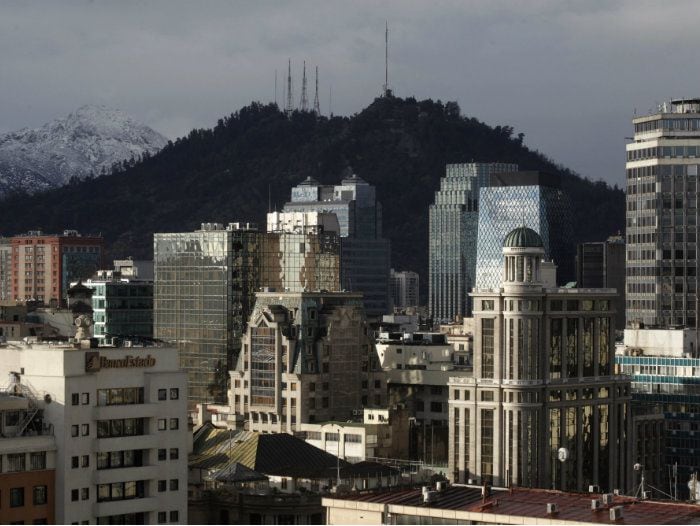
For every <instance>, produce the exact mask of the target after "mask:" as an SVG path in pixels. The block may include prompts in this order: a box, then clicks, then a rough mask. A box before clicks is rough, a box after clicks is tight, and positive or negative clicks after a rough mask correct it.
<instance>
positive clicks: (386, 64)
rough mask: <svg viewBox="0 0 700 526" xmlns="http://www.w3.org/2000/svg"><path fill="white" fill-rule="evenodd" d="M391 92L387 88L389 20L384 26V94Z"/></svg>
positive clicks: (387, 94) (386, 95)
mask: <svg viewBox="0 0 700 526" xmlns="http://www.w3.org/2000/svg"><path fill="white" fill-rule="evenodd" d="M390 94H391V90H390V89H389V21H388V20H387V21H385V26H384V96H385V97H388V96H389V95H390Z"/></svg>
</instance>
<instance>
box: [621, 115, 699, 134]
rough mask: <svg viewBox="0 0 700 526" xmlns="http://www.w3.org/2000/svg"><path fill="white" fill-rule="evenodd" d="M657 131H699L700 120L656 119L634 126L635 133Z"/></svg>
mask: <svg viewBox="0 0 700 526" xmlns="http://www.w3.org/2000/svg"><path fill="white" fill-rule="evenodd" d="M656 130H666V131H672V130H676V131H697V130H700V119H693V118H681V119H655V120H651V121H646V122H638V123H635V125H634V132H635V133H641V132H650V131H656Z"/></svg>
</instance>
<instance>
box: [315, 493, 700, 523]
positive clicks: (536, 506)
mask: <svg viewBox="0 0 700 526" xmlns="http://www.w3.org/2000/svg"><path fill="white" fill-rule="evenodd" d="M593 499H601V495H600V494H597V493H568V492H562V491H554V490H543V489H529V488H513V489H492V490H491V492H490V496H488V497H486V498H485V499H484V498H482V488H481V487H474V486H471V487H467V486H448V487H447V488H446V489H444V490H442V491H438V492H436V493H435V494H434V498H433V500H432V502H431V503H430V504H424V502H423V495H422V490H421V489H420V488H416V489H400V490H385V491H372V492H368V493H358V494H348V495H346V496H343V497H342V498H340V499H324V506H329V505H330V506H336V504H335V503H333V502H332V501H336V502H339V501H345V503H347V504H352V503H353V502H362V503H375V504H380V505H382V506H384V505H389V506H392V505H393V506H397V507H399V506H400V507H401V509H394V510H392V509H391V508H390V509H389V510H388V511H389V512H391V513H398V514H407V515H416V514H418V513H416V512H414V511H413V510H411V508H412V507H415V508H419V509H420V515H428V514H429V515H431V516H436V517H437V516H440V517H444V518H446V519H448V520H449V521H452V520H454V519H458V520H463V519H467V516H466V515H465V516H464V517H462V516H461V514H455V515H452V514H450V515H444V513H442V512H441V510H452V511H456V512H469V513H474V514H480V515H481V514H483V515H484V516H483V519H477V517H476V516H472V518H471V519H467V520H479V521H482V520H483V521H484V522H493V523H505V524H508V523H511V524H513V523H518V524H520V523H522V522H523V521H522V520H517V519H515V517H526V518H530V519H534V522H535V523H547V522H550V521H552V522H556V523H566V522H577V523H579V524H581V523H589V524H591V523H592V524H698V523H700V506H698V505H693V504H686V503H680V502H670V501H669V502H659V501H652V500H640V499H637V498H634V497H626V496H619V495H614V496H613V500H612V504H610V505H602V506H601V507H600V508H599V509H598V510H596V511H593V510H592V509H591V500H593ZM549 503H553V504H556V505H557V509H558V511H557V512H556V513H553V514H550V513H548V512H547V504H549ZM618 506H619V507H621V508H622V518H620V519H618V520H610V512H609V509H610V508H612V507H618ZM346 507H348V506H346ZM428 509H430V510H431V511H432V510H435V512H436V513H434V514H433V513H430V512H428ZM416 511H417V510H416ZM488 515H492V517H493V518H489V517H487V516H488Z"/></svg>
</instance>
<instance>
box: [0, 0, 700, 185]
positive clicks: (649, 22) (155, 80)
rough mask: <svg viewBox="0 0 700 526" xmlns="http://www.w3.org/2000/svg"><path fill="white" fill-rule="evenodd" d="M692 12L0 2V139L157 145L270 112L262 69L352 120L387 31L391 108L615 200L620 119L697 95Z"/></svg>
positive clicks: (638, 0)
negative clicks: (148, 138)
mask: <svg viewBox="0 0 700 526" xmlns="http://www.w3.org/2000/svg"><path fill="white" fill-rule="evenodd" d="M696 11H697V4H696V2H695V1H694V0H686V1H683V0H679V1H676V2H672V3H671V2H652V1H643V0H620V1H602V0H601V1H590V0H586V1H561V0H528V1H527V2H506V1H505V0H504V1H493V0H480V1H477V0H473V1H469V2H463V1H456V0H455V1H447V0H446V1H440V2H430V3H428V2H419V1H400V0H394V1H384V2H381V3H380V2H375V1H360V2H346V1H320V0H319V1H306V0H304V1H296V2H286V3H283V4H282V3H277V2H253V1H251V2H223V1H207V2H199V3H193V2H179V1H172V0H168V1H148V2H146V1H137V0H133V1H119V2H78V1H64V2H60V3H59V2H51V1H46V2H31V1H30V2H5V3H3V4H2V5H0V49H2V50H3V52H2V54H0V115H2V116H3V119H2V120H1V121H0V131H9V130H12V129H16V128H21V127H24V126H38V125H40V124H42V123H43V122H46V121H47V120H50V119H52V118H55V117H58V116H62V115H64V114H66V113H68V112H70V111H72V110H73V109H75V108H76V107H78V106H80V105H82V104H86V103H104V104H108V105H110V106H114V107H118V108H121V109H123V110H125V111H127V112H129V113H131V114H133V115H134V116H136V117H137V118H139V119H141V120H143V121H144V122H146V123H147V124H149V125H151V126H153V127H154V128H156V129H158V130H159V131H161V132H162V133H165V134H166V135H169V136H170V137H173V138H174V137H177V136H180V135H183V134H186V133H187V132H188V131H189V129H191V128H192V127H205V126H211V125H213V124H214V123H215V122H216V120H217V119H218V118H219V117H221V116H223V115H226V114H228V113H230V112H232V111H235V110H236V109H238V108H239V107H241V106H242V105H245V104H247V103H249V102H250V101H251V100H263V101H268V100H271V99H272V98H273V97H274V71H275V69H277V71H278V100H279V101H281V99H282V83H283V77H284V75H285V74H286V65H287V59H288V57H291V59H292V65H293V69H294V71H293V73H294V77H295V78H294V96H295V101H297V102H298V100H299V95H300V84H301V62H302V60H307V65H308V68H309V70H310V71H311V70H312V68H313V66H315V65H318V66H319V69H320V78H321V93H320V96H321V106H322V111H323V112H324V113H325V112H327V111H328V90H329V86H332V89H333V110H334V112H335V113H337V114H351V113H354V112H357V111H359V110H361V109H362V108H363V107H364V106H366V105H367V104H368V103H369V102H370V101H371V100H372V99H373V98H374V97H375V96H376V95H378V94H379V93H380V89H381V85H382V83H383V80H384V79H383V75H384V64H383V38H384V34H383V29H384V20H385V19H388V20H389V24H390V31H391V37H390V84H391V86H392V87H393V88H394V90H395V92H396V93H397V95H400V96H408V95H415V96H416V97H419V98H423V97H431V98H435V99H438V98H439V99H442V100H443V101H445V100H457V101H458V102H459V103H460V106H461V107H462V110H463V112H464V113H465V114H468V115H473V116H475V117H477V118H479V119H481V120H483V121H485V122H487V123H489V124H492V125H496V124H510V125H512V126H514V127H515V129H516V131H517V132H523V133H525V141H526V143H527V144H528V145H529V146H531V147H533V148H537V149H539V150H540V151H542V152H544V153H546V154H547V155H548V156H550V157H551V158H553V159H554V160H555V161H557V162H560V163H562V164H564V165H566V166H569V167H571V168H573V169H574V170H576V171H578V172H579V173H581V174H582V175H585V176H588V177H591V178H593V179H598V178H603V179H605V180H607V181H610V182H615V183H618V184H623V182H624V144H625V139H624V138H625V137H626V136H629V135H630V134H631V124H630V119H631V117H632V115H633V112H634V110H635V108H636V109H637V111H638V112H640V113H642V112H645V111H647V110H648V109H649V108H652V107H654V106H655V104H656V103H657V102H660V101H662V100H664V99H667V98H670V97H675V96H697V95H699V94H700V93H698V92H696V91H694V90H697V89H698V88H696V87H697V86H698V85H700V82H699V81H700V71H699V70H698V68H697V67H695V64H696V61H697V59H696V56H695V55H696V53H695V49H696V48H697V46H696V42H695V40H696V26H697V14H696ZM312 97H313V94H311V96H310V98H312Z"/></svg>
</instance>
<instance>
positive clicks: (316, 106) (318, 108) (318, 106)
mask: <svg viewBox="0 0 700 526" xmlns="http://www.w3.org/2000/svg"><path fill="white" fill-rule="evenodd" d="M314 113H315V114H316V116H317V117H319V116H320V115H321V104H320V103H319V102H318V66H316V91H315V93H314Z"/></svg>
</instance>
